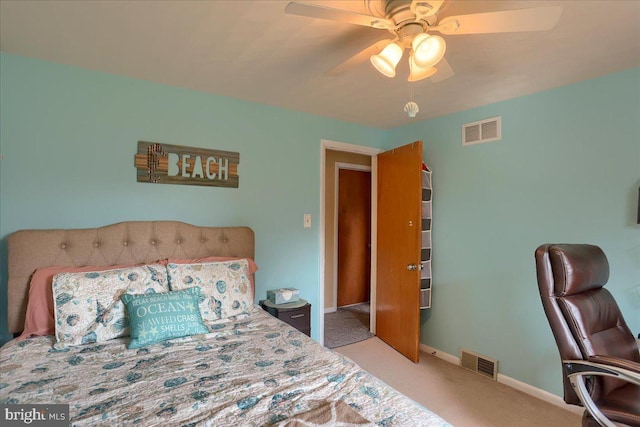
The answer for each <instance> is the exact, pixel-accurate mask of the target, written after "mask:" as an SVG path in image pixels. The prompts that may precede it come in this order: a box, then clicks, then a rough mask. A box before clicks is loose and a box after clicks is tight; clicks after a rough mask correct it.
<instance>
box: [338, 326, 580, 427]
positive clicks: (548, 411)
mask: <svg viewBox="0 0 640 427" xmlns="http://www.w3.org/2000/svg"><path fill="white" fill-rule="evenodd" d="M334 351H337V352H338V353H340V354H343V355H345V356H347V357H349V358H351V359H353V360H354V361H355V362H357V363H358V364H359V365H360V366H361V367H362V368H363V369H365V370H366V371H367V372H370V373H372V374H373V375H375V376H377V377H378V378H380V379H382V380H383V381H384V382H386V383H387V384H389V385H390V386H391V387H393V388H395V389H396V390H398V391H400V392H402V393H404V394H405V395H407V396H409V397H410V398H412V399H413V400H415V401H416V402H418V403H420V404H421V405H423V406H425V407H426V408H429V409H430V410H431V411H433V412H435V413H436V414H438V415H440V416H441V417H442V418H444V419H445V420H447V421H448V422H449V423H451V424H453V425H454V426H456V427H580V426H581V417H580V415H578V414H575V413H573V412H571V411H567V410H564V409H562V408H560V407H558V406H555V405H552V404H550V403H547V402H544V401H542V400H540V399H537V398H535V397H532V396H530V395H528V394H526V393H523V392H520V391H518V390H515V389H513V388H511V387H508V386H506V385H504V384H501V383H498V382H497V381H493V380H491V379H489V378H485V377H483V376H481V375H479V374H476V373H473V372H470V371H468V370H466V369H464V368H461V367H459V366H456V365H454V364H452V363H449V362H446V361H444V360H441V359H439V358H437V357H435V356H432V355H429V354H426V353H420V363H418V364H414V363H412V362H411V361H409V360H408V359H406V358H405V357H404V356H402V355H400V354H399V353H398V352H396V351H395V350H393V349H392V348H391V347H389V346H388V345H386V344H385V343H384V342H383V341H381V340H380V339H378V338H377V337H373V338H370V339H368V340H366V341H361V342H358V343H355V344H351V345H347V346H345V347H340V348H337V349H334ZM390 367H393V368H392V369H389V368H390Z"/></svg>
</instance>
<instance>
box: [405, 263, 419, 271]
mask: <svg viewBox="0 0 640 427" xmlns="http://www.w3.org/2000/svg"><path fill="white" fill-rule="evenodd" d="M417 269H418V266H417V265H415V264H409V265H407V270H409V271H416V270H417Z"/></svg>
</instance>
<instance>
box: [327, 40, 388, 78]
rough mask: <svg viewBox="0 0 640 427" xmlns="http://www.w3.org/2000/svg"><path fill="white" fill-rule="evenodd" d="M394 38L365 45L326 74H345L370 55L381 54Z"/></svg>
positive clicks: (328, 75)
mask: <svg viewBox="0 0 640 427" xmlns="http://www.w3.org/2000/svg"><path fill="white" fill-rule="evenodd" d="M394 40H395V39H384V40H378V41H377V42H375V43H374V44H372V45H371V46H368V47H365V48H364V49H362V50H361V51H360V52H358V53H356V54H355V55H353V56H352V57H351V58H349V59H347V60H346V61H344V62H343V63H341V64H340V65H337V66H336V67H333V68H332V69H330V70H329V71H327V72H326V73H324V75H325V76H327V77H335V76H340V75H342V74H344V73H345V72H347V71H348V70H349V69H351V68H353V67H355V66H356V65H358V64H360V63H362V62H364V61H366V60H368V59H369V57H371V55H377V54H379V53H380V52H381V51H382V49H384V47H385V46H386V45H388V44H389V43H391V42H393V41H394Z"/></svg>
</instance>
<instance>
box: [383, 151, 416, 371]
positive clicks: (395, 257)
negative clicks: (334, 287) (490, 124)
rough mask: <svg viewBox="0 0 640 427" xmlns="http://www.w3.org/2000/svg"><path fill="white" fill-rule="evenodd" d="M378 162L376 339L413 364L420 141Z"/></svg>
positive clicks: (389, 154) (414, 356) (385, 155)
mask: <svg viewBox="0 0 640 427" xmlns="http://www.w3.org/2000/svg"><path fill="white" fill-rule="evenodd" d="M377 158H378V224H377V230H378V245H377V246H378V250H377V252H378V253H377V262H378V265H377V291H376V304H377V307H376V335H377V336H378V337H379V338H380V339H381V340H383V341H384V342H386V343H387V344H389V345H390V346H391V347H393V348H395V349H396V350H398V351H399V352H400V353H402V354H403V355H405V356H406V357H407V358H408V359H410V360H412V361H413V362H416V363H417V362H418V359H419V355H420V352H419V343H420V269H419V266H420V245H421V241H420V237H421V221H420V218H421V212H420V208H421V205H420V199H421V186H422V182H421V176H420V173H421V167H422V141H417V142H414V143H412V144H409V145H405V146H402V147H398V148H395V149H393V150H389V151H386V152H384V153H381V154H378V156H377ZM414 268H415V269H414Z"/></svg>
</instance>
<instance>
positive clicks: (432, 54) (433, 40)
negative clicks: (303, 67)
mask: <svg viewBox="0 0 640 427" xmlns="http://www.w3.org/2000/svg"><path fill="white" fill-rule="evenodd" d="M449 1H453V0H449ZM364 2H365V5H366V6H367V9H368V10H369V12H370V13H371V15H365V14H361V13H356V12H352V11H348V10H342V9H335V8H331V7H326V6H319V5H314V4H306V3H298V2H291V3H289V4H288V5H287V6H286V8H285V12H286V13H288V14H291V15H300V16H306V17H310V18H320V19H328V20H332V21H338V22H345V23H349V24H355V25H362V26H365V27H373V28H378V29H384V30H387V31H389V32H390V33H391V34H393V35H394V36H395V37H394V38H392V39H386V40H380V41H377V42H376V43H374V44H372V45H371V46H368V47H366V48H365V49H363V50H361V51H360V52H358V53H356V54H355V55H354V56H352V57H351V58H349V59H347V60H346V61H344V62H343V63H342V64H340V65H338V66H337V67H334V68H333V69H331V70H329V71H328V72H327V73H325V75H328V76H336V75H340V74H342V73H344V72H345V71H347V70H348V69H349V68H351V67H353V66H355V65H357V64H359V63H361V62H363V61H365V60H366V59H367V58H369V60H370V61H371V64H372V65H373V66H374V67H375V69H376V70H378V71H379V72H380V73H382V74H383V75H385V76H387V77H395V75H396V66H397V65H398V62H400V59H401V58H402V55H403V53H404V50H405V49H408V50H409V70H410V71H409V77H408V80H409V81H410V82H414V81H418V80H422V79H425V78H427V77H431V80H432V81H433V82H438V81H442V80H445V79H447V78H449V77H451V76H453V74H454V72H453V70H452V69H451V66H450V65H449V63H448V62H447V60H446V59H445V58H444V54H445V52H446V42H445V40H444V38H442V37H441V36H439V35H437V34H433V33H435V32H439V33H440V34H443V35H446V36H449V35H460V34H486V33H509V32H520V31H546V30H550V29H552V28H553V27H554V26H555V25H556V24H557V23H558V20H559V19H560V15H561V14H562V6H543V7H536V8H529V9H517V10H505V11H498V12H487V13H476V14H471V15H458V16H447V17H444V18H442V19H440V17H439V11H440V10H441V7H442V4H443V3H444V2H445V0H412V1H411V0H364Z"/></svg>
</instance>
